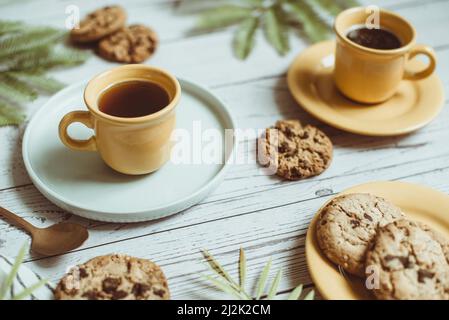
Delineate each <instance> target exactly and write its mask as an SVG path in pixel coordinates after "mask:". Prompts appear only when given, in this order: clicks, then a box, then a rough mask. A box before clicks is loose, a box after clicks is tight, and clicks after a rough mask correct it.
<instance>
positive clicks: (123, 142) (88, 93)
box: [59, 64, 181, 175]
mask: <svg viewBox="0 0 449 320" xmlns="http://www.w3.org/2000/svg"><path fill="white" fill-rule="evenodd" d="M130 80H144V81H151V82H153V83H156V84H158V85H159V86H161V87H162V88H164V89H165V90H166V91H167V93H168V95H169V97H170V103H169V104H168V105H167V106H166V107H165V108H163V109H162V110H160V111H158V112H155V113H152V114H149V115H146V116H142V117H136V118H122V117H115V116H111V115H108V114H105V113H103V112H101V111H100V110H99V108H98V98H99V97H100V96H101V94H102V93H103V92H104V91H105V90H107V89H108V88H109V87H111V86H112V85H114V84H117V83H120V82H124V81H130ZM180 96H181V87H180V85H179V82H178V80H176V78H175V77H174V76H172V75H171V74H170V73H168V72H166V71H164V70H162V69H158V68H155V67H150V66H146V65H138V64H133V65H125V66H120V67H117V68H114V69H111V70H109V71H106V72H103V73H101V74H99V75H97V76H96V77H95V78H93V79H92V80H91V81H89V83H88V84H87V86H86V89H85V90H84V101H85V103H86V106H87V108H88V111H73V112H70V113H68V114H66V115H65V116H64V117H63V118H62V120H61V122H60V123H59V137H60V139H61V141H62V142H63V143H64V144H65V145H66V146H67V147H69V148H70V149H73V150H79V151H98V152H99V153H100V155H101V157H102V158H103V160H104V161H105V162H106V164H108V165H109V166H110V167H111V168H113V169H114V170H116V171H119V172H121V173H125V174H133V175H138V174H145V173H150V172H153V171H155V170H157V169H159V168H160V167H161V166H162V165H163V164H164V163H165V162H167V160H168V159H169V157H170V151H171V142H170V135H171V133H172V131H173V129H174V128H175V107H176V105H177V104H178V101H179V98H180ZM73 122H80V123H82V124H84V125H85V126H87V127H89V128H92V129H93V130H94V132H95V135H94V136H92V137H91V138H89V139H88V140H78V139H74V138H72V137H70V136H69V134H68V133H67V128H68V126H69V125H70V124H71V123H73Z"/></svg>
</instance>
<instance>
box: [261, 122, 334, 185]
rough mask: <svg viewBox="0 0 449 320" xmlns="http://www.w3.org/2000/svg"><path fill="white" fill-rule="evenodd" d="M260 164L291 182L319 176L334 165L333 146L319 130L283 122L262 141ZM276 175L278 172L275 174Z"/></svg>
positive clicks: (269, 131) (269, 130) (271, 129)
mask: <svg viewBox="0 0 449 320" xmlns="http://www.w3.org/2000/svg"><path fill="white" fill-rule="evenodd" d="M258 147H259V149H258V150H259V151H258V160H259V163H260V164H261V165H264V166H267V167H270V169H271V168H272V170H273V171H275V173H276V174H277V175H278V176H280V177H282V178H284V179H287V180H299V179H305V178H309V177H312V176H316V175H318V174H320V173H322V172H323V171H324V170H326V169H327V168H328V167H329V165H330V163H331V161H332V150H333V147H332V142H331V140H330V139H329V137H328V136H326V135H325V134H324V133H323V132H322V131H321V130H319V129H318V128H316V127H314V126H311V125H306V126H302V125H301V123H300V122H299V121H298V120H280V121H277V122H276V124H275V126H274V127H271V128H268V129H266V130H265V134H264V135H263V136H262V137H261V139H259V143H258ZM273 173H274V172H273Z"/></svg>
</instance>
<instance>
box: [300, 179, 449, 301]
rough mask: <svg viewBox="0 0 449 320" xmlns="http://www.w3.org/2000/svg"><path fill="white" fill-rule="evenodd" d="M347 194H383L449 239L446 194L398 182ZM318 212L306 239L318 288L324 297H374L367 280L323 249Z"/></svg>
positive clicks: (362, 187)
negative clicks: (341, 268)
mask: <svg viewBox="0 0 449 320" xmlns="http://www.w3.org/2000/svg"><path fill="white" fill-rule="evenodd" d="M348 193H370V194H372V195H375V196H379V197H383V198H385V199H387V200H389V201H390V202H391V203H393V204H394V205H396V206H397V207H399V208H400V209H401V210H402V211H403V212H404V214H405V215H406V217H407V218H409V219H411V220H415V221H420V222H424V223H426V224H427V225H429V226H430V227H432V228H433V229H435V230H436V231H439V232H440V233H441V234H443V235H445V236H446V237H448V238H449V196H448V195H447V194H445V193H442V192H440V191H437V190H434V189H431V188H429V187H424V186H420V185H416V184H412V183H406V182H399V181H382V182H370V183H366V184H361V185H358V186H355V187H352V188H349V189H347V190H345V191H343V192H342V193H341V194H348ZM341 194H339V195H341ZM326 204H327V202H326V203H325V204H323V207H324V206H325V205H326ZM320 210H321V208H320ZM320 210H319V211H318V213H319V212H320ZM318 213H317V214H316V215H315V217H314V218H313V219H312V221H311V223H310V226H309V230H308V231H307V238H306V259H307V266H308V269H309V273H310V275H311V277H312V280H313V282H314V284H315V286H316V288H317V290H318V291H319V292H320V294H321V295H322V296H323V297H324V298H325V299H331V300H360V299H363V300H366V299H374V296H373V295H372V294H371V292H369V290H367V289H366V287H365V285H364V282H365V280H364V279H362V278H358V277H356V276H352V275H350V274H348V273H343V272H340V271H339V268H338V266H337V265H335V264H334V263H332V262H331V261H330V260H328V259H327V258H326V256H325V255H324V254H323V253H322V252H321V249H320V248H319V246H318V243H317V239H316V230H315V227H316V222H317V218H318Z"/></svg>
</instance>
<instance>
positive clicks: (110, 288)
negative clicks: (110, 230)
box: [55, 254, 170, 300]
mask: <svg viewBox="0 0 449 320" xmlns="http://www.w3.org/2000/svg"><path fill="white" fill-rule="evenodd" d="M169 298H170V292H169V289H168V283H167V279H166V278H165V275H164V273H163V272H162V270H161V268H160V267H159V266H157V265H156V264H155V263H153V262H152V261H150V260H146V259H139V258H134V257H130V256H126V255H119V254H113V255H106V256H99V257H96V258H93V259H92V260H89V261H88V262H86V263H84V264H81V265H78V266H76V267H74V268H72V269H71V270H70V271H69V272H68V273H67V274H66V275H65V276H64V277H63V278H62V279H61V281H60V282H59V284H58V286H57V287H56V289H55V299H57V300H168V299H169Z"/></svg>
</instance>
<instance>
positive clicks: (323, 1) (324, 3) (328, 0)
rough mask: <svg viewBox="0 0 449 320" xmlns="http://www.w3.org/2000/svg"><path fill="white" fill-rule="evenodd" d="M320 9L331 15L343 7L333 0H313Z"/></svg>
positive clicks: (334, 14) (337, 12)
mask: <svg viewBox="0 0 449 320" xmlns="http://www.w3.org/2000/svg"><path fill="white" fill-rule="evenodd" d="M314 2H315V3H316V4H317V5H318V6H319V7H320V8H321V9H322V10H324V11H326V12H328V13H329V14H330V15H332V16H336V15H337V14H339V13H340V12H341V11H342V10H343V9H344V8H343V7H341V6H340V5H339V3H338V1H335V0H315V1H314Z"/></svg>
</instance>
